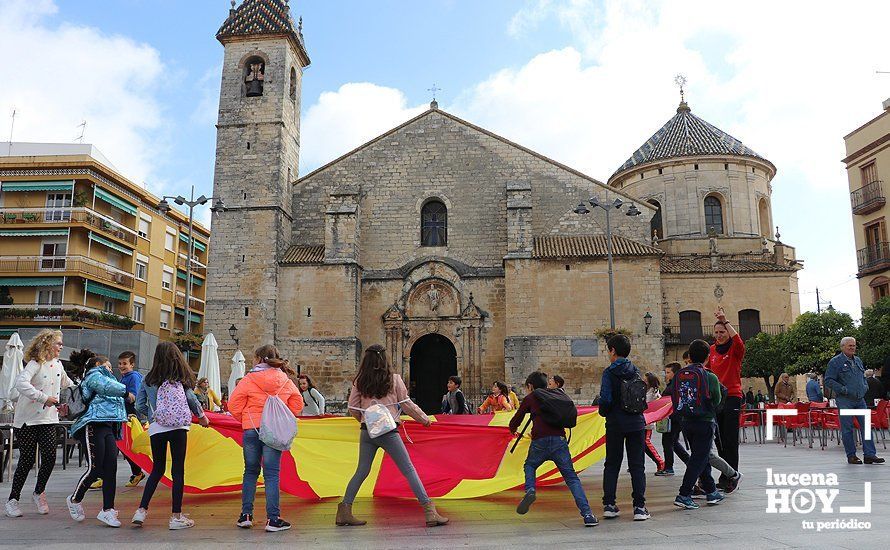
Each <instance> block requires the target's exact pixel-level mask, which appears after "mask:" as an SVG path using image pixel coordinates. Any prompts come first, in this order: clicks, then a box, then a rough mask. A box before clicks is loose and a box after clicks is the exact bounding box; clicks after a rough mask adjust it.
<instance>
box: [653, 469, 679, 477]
mask: <svg viewBox="0 0 890 550" xmlns="http://www.w3.org/2000/svg"><path fill="white" fill-rule="evenodd" d="M655 475H657V476H659V477H670V476H672V475H674V469H673V468H665V469H664V470H658V471H657V472H655Z"/></svg>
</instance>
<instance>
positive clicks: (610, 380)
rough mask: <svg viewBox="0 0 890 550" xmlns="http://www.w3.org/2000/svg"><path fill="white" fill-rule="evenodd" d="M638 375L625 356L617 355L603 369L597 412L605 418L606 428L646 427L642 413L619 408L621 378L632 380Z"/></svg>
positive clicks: (626, 429)
mask: <svg viewBox="0 0 890 550" xmlns="http://www.w3.org/2000/svg"><path fill="white" fill-rule="evenodd" d="M639 376H640V371H639V370H637V367H636V366H634V364H633V363H631V362H630V360H629V359H627V358H625V357H619V358H618V359H616V360H615V362H614V363H612V364H611V365H609V366H608V367H606V370H605V371H603V382H602V384H601V385H600V400H599V413H600V416H604V417H605V418H606V429H609V428H612V429H615V430H618V431H619V432H623V433H627V432H636V431H639V430H642V429H644V428H645V427H646V421H645V420H643V414H642V413H640V414H631V413H627V412H624V410H623V409H622V408H621V403H620V402H619V400H620V399H621V397H620V395H619V392H620V391H621V387H620V382H621V380H632V379H634V378H637V377H639Z"/></svg>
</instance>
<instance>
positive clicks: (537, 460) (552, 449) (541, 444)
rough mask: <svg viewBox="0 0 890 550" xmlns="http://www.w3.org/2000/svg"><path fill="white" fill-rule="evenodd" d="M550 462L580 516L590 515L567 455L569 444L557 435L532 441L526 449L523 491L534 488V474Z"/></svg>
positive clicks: (569, 454) (579, 482)
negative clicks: (572, 499)
mask: <svg viewBox="0 0 890 550" xmlns="http://www.w3.org/2000/svg"><path fill="white" fill-rule="evenodd" d="M548 460H552V461H553V463H554V464H556V467H557V468H558V469H559V473H560V474H562V478H563V479H564V480H565V482H566V485H567V486H568V488H569V491H571V492H572V496H573V497H575V506H577V507H578V511H579V512H581V516H587V515H590V514H591V511H590V504H588V502H587V495H585V494H584V487H582V486H581V480H580V479H578V474H577V473H576V472H575V467H574V465H573V464H572V455H571V453H569V444H568V443H567V442H566V438H564V437H560V436H558V435H551V436H548V437H542V438H539V439H534V440H532V444H531V445H530V446H529V449H528V457H526V459H525V466H524V467H523V470H525V490H526V491H531V490H533V489H534V488H535V472H536V471H537V469H538V467H539V466H540V465H541V464H543V463H544V462H546V461H548Z"/></svg>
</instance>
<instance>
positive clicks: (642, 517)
mask: <svg viewBox="0 0 890 550" xmlns="http://www.w3.org/2000/svg"><path fill="white" fill-rule="evenodd" d="M651 517H652V516H651V515H650V514H649V510H647V509H646V507H645V506H641V507H636V508H634V521H646V520H647V519H649V518H651Z"/></svg>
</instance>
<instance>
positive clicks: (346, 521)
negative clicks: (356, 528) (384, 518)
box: [334, 502, 368, 527]
mask: <svg viewBox="0 0 890 550" xmlns="http://www.w3.org/2000/svg"><path fill="white" fill-rule="evenodd" d="M334 523H336V524H337V525H339V526H341V527H343V526H344V525H364V524H366V523H368V522H367V521H363V520H360V519H358V518H356V517H355V516H353V515H352V504H346V503H345V502H341V503H340V504H338V505H337V519H336V520H334Z"/></svg>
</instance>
